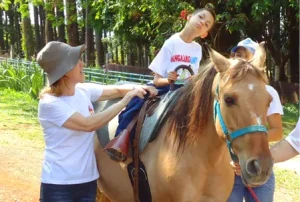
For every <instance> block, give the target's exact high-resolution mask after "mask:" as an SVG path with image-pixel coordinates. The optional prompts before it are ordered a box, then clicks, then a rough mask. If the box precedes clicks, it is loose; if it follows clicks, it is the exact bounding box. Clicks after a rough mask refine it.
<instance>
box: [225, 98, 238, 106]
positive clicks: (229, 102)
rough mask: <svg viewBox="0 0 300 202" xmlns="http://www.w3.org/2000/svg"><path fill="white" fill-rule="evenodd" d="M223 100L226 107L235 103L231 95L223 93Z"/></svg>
mask: <svg viewBox="0 0 300 202" xmlns="http://www.w3.org/2000/svg"><path fill="white" fill-rule="evenodd" d="M224 101H225V103H226V105H227V106H228V107H230V106H231V105H234V104H235V99H234V98H233V97H232V96H228V95H225V96H224Z"/></svg>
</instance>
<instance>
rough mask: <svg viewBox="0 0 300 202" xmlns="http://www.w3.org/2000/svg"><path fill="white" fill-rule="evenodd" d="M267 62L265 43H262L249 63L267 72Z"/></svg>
mask: <svg viewBox="0 0 300 202" xmlns="http://www.w3.org/2000/svg"><path fill="white" fill-rule="evenodd" d="M265 61H266V49H265V42H261V43H260V44H259V45H258V47H257V48H256V51H255V53H254V56H253V59H252V60H250V61H249V62H250V64H252V65H253V66H254V67H256V68H258V69H261V70H265V68H264V64H265Z"/></svg>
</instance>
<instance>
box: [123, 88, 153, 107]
mask: <svg viewBox="0 0 300 202" xmlns="http://www.w3.org/2000/svg"><path fill="white" fill-rule="evenodd" d="M147 91H148V92H149V94H150V96H156V95H157V93H158V91H157V89H156V88H154V87H153V86H135V87H134V88H133V90H131V91H129V92H128V93H127V94H126V95H125V96H124V98H123V99H122V100H121V101H120V102H122V103H123V104H124V105H125V106H126V105H127V104H128V103H129V102H130V100H131V99H132V98H133V97H135V96H137V97H139V98H141V99H144V96H145V95H146V94H147Z"/></svg>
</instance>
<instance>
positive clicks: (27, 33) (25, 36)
mask: <svg viewBox="0 0 300 202" xmlns="http://www.w3.org/2000/svg"><path fill="white" fill-rule="evenodd" d="M15 3H17V4H19V6H20V7H19V12H20V13H21V16H22V50H23V52H24V56H25V58H26V60H31V59H32V56H33V55H34V48H35V45H34V44H35V43H34V37H33V31H32V28H31V20H30V13H29V0H15Z"/></svg>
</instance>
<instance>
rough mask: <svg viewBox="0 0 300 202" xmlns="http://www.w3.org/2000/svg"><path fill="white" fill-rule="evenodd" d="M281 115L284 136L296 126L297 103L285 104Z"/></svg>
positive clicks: (297, 115) (297, 116)
mask: <svg viewBox="0 0 300 202" xmlns="http://www.w3.org/2000/svg"><path fill="white" fill-rule="evenodd" d="M283 111H284V115H283V116H282V126H283V136H284V137H286V136H287V135H288V134H289V133H290V132H291V131H292V130H293V129H294V128H295V126H296V123H297V121H298V118H299V104H285V105H284V107H283Z"/></svg>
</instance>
